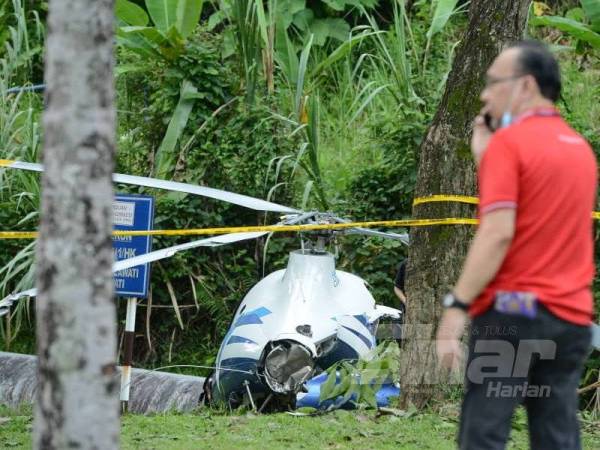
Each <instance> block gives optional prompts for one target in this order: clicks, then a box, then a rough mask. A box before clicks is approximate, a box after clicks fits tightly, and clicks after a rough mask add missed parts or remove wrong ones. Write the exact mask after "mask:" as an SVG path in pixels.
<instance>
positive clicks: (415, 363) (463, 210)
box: [401, 0, 530, 407]
mask: <svg viewBox="0 0 600 450" xmlns="http://www.w3.org/2000/svg"><path fill="white" fill-rule="evenodd" d="M529 3H530V0H505V1H501V2H499V1H495V0H473V1H472V2H471V6H470V10H469V25H468V29H467V32H466V34H465V36H464V37H463V39H462V42H461V44H460V45H459V47H458V50H457V52H456V58H455V60H454V63H453V65H452V70H451V71H450V74H449V75H448V81H447V83H446V89H445V92H444V96H443V98H442V101H441V104H440V106H439V108H438V111H437V113H436V115H435V117H434V119H433V122H432V124H431V125H430V127H429V129H428V131H427V134H426V136H425V139H424V140H423V143H422V145H421V148H420V162H419V170H418V176H417V186H416V190H415V196H416V197H424V196H429V195H435V194H463V195H474V194H475V192H476V174H475V166H474V163H473V160H472V158H471V151H470V145H469V141H470V137H471V124H472V121H473V119H474V118H475V116H476V115H477V113H478V112H479V109H480V108H481V103H480V101H479V93H480V92H481V90H482V88H483V82H484V74H485V71H486V70H487V68H488V67H489V66H490V64H491V63H492V61H493V59H494V58H495V57H496V55H498V53H499V51H500V50H501V49H502V47H503V46H505V45H506V44H507V43H509V42H511V41H515V40H518V39H520V38H521V37H522V35H523V31H524V27H525V23H526V18H527V11H528V8H529ZM474 214H475V208H474V206H472V205H465V204H460V203H425V204H421V205H418V206H415V207H414V208H413V217H414V218H419V219H424V218H446V217H473V216H474ZM472 233H473V229H472V227H470V226H467V225H461V226H435V227H423V228H414V229H413V230H412V232H411V245H410V249H409V259H408V265H407V277H406V279H407V293H408V298H409V304H410V307H409V308H408V317H407V323H408V324H410V325H407V326H405V328H406V337H407V341H406V345H405V348H404V352H403V361H402V366H403V371H402V374H401V376H402V388H403V395H402V396H401V405H403V406H406V405H407V404H408V403H409V402H412V403H413V404H415V406H417V407H422V406H424V405H425V404H426V403H427V402H428V401H429V400H430V399H431V398H432V397H433V396H434V395H436V394H437V395H439V393H440V392H441V390H440V389H439V387H440V386H437V388H436V384H437V383H438V381H440V380H444V377H441V378H440V375H442V374H440V373H439V372H437V363H436V359H435V346H434V344H435V342H434V339H435V329H436V326H437V324H438V322H439V319H440V316H441V312H442V311H441V306H440V303H439V302H440V299H441V298H442V296H443V295H444V294H445V293H446V292H447V291H448V289H449V288H451V287H452V285H453V284H454V283H455V282H456V279H457V278H458V275H459V273H460V269H461V266H462V262H463V259H464V257H465V255H466V251H467V249H468V244H469V241H470V239H471V237H472Z"/></svg>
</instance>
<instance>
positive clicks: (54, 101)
mask: <svg viewBox="0 0 600 450" xmlns="http://www.w3.org/2000/svg"><path fill="white" fill-rule="evenodd" d="M113 14H114V13H113V0H51V1H50V4H49V16H48V37H47V42H46V70H45V78H46V83H47V89H46V111H45V113H44V128H45V137H44V140H45V142H44V156H43V158H44V164H45V170H46V171H45V173H44V176H43V192H42V216H41V227H40V238H39V242H38V253H37V264H38V272H37V286H38V290H39V295H38V300H37V302H36V304H37V314H36V316H37V346H38V355H39V385H38V394H37V404H36V408H35V424H34V447H35V448H38V449H44V450H47V449H64V448H98V449H108V448H117V447H118V444H119V397H118V388H119V383H118V377H116V376H115V375H116V370H115V369H116V367H115V359H116V354H115V352H116V347H117V344H116V323H115V314H116V313H115V306H114V301H113V279H112V262H113V251H112V241H111V235H110V233H111V230H112V182H111V173H112V171H113V157H114V152H115V108H114V88H113V52H112V47H113Z"/></svg>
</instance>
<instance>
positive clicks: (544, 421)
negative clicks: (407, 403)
mask: <svg viewBox="0 0 600 450" xmlns="http://www.w3.org/2000/svg"><path fill="white" fill-rule="evenodd" d="M590 341H591V331H590V329H589V327H586V326H578V325H574V324H572V323H569V322H566V321H564V320H561V319H559V318H557V317H556V316H554V315H553V314H551V313H550V312H549V311H548V310H547V309H546V308H545V307H543V306H541V305H539V306H538V312H537V316H536V317H535V318H532V319H531V318H527V317H523V316H516V315H509V314H505V313H500V312H498V311H496V310H494V309H490V310H489V311H487V312H486V313H484V314H482V315H480V316H478V317H475V318H474V319H473V322H472V324H471V334H470V339H469V357H468V360H467V370H466V374H465V378H466V380H465V388H466V389H465V391H466V392H465V397H464V399H463V404H462V410H461V420H460V429H459V435H458V443H459V447H460V448H461V449H469V450H475V449H477V450H478V449H485V450H493V449H503V448H505V447H506V442H507V440H508V436H509V434H510V429H511V418H512V415H513V412H514V410H515V408H516V407H517V406H518V405H520V404H524V405H525V408H526V410H527V417H528V425H529V436H530V446H531V448H532V449H544V450H552V449H560V450H570V449H580V448H581V442H580V433H579V422H578V419H577V410H578V397H577V387H578V385H579V381H580V378H581V372H582V370H583V363H584V361H585V359H586V357H587V355H588V352H589V346H590Z"/></svg>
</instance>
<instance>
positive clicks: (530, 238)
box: [437, 41, 597, 449]
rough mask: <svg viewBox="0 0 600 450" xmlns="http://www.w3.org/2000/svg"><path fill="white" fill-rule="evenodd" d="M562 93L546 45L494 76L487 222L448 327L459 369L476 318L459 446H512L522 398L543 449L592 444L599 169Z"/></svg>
mask: <svg viewBox="0 0 600 450" xmlns="http://www.w3.org/2000/svg"><path fill="white" fill-rule="evenodd" d="M559 94H560V74H559V68H558V64H557V62H556V60H555V59H554V57H553V56H552V54H551V53H549V51H548V50H547V49H546V48H545V47H544V46H543V45H542V44H540V43H537V42H533V41H526V42H521V43H518V44H515V45H513V46H511V47H509V48H507V49H506V50H504V51H503V52H502V53H500V55H499V56H498V57H497V58H496V59H495V60H494V62H493V64H492V65H491V66H490V68H489V69H488V71H487V74H486V85H485V88H484V90H483V91H482V93H481V100H482V101H483V103H484V106H483V109H482V111H481V115H480V116H478V117H477V118H476V120H475V124H474V130H473V138H472V142H471V147H472V151H473V154H474V156H475V159H476V161H477V164H478V179H479V194H480V203H479V219H480V225H479V227H478V230H477V233H476V235H475V238H474V240H473V242H472V244H471V247H470V249H469V253H468V255H467V258H466V261H465V264H464V267H463V270H462V273H461V275H460V277H459V280H458V282H457V283H456V286H455V287H454V289H453V290H452V291H451V293H450V294H448V295H447V296H446V297H445V298H444V302H443V304H444V306H445V308H446V309H445V311H444V314H443V317H442V321H441V323H440V327H439V329H438V335H437V351H438V357H439V358H440V361H441V363H442V364H443V365H444V366H446V367H456V366H457V364H458V363H459V362H460V355H461V352H460V346H459V339H460V337H461V336H462V333H463V329H464V326H465V324H466V322H467V314H469V315H470V316H471V318H472V323H471V333H470V342H469V356H468V361H467V370H466V386H465V390H466V392H465V397H464V400H463V405H462V413H461V424H460V432H459V437H458V440H459V445H460V448H465V449H496V448H498V449H500V448H505V446H506V442H507V439H508V436H509V433H510V423H511V417H512V414H513V412H514V409H515V407H516V406H517V405H519V404H524V405H525V407H526V409H527V413H528V418H529V431H530V443H531V447H532V448H536V449H538V448H539V449H579V448H581V444H580V441H579V425H578V421H577V415H576V414H577V407H578V399H577V393H576V389H577V386H578V384H579V379H580V376H581V371H582V368H583V363H584V361H585V358H586V356H587V352H588V349H589V344H590V336H591V333H590V327H589V325H590V323H591V318H592V313H593V311H592V309H593V298H592V293H591V290H590V285H591V282H592V278H593V275H594V261H593V234H592V218H591V214H592V211H593V209H594V206H595V203H596V185H597V166H596V160H595V157H594V154H593V152H592V149H591V148H590V146H589V144H588V143H587V142H586V141H585V140H584V139H583V138H582V137H581V136H580V135H578V134H577V133H576V132H575V131H573V129H571V128H570V127H569V126H568V125H567V124H566V123H565V121H564V120H563V119H562V118H561V117H560V114H559V112H558V111H557V110H556V109H555V107H554V103H555V102H556V101H557V99H558V97H559ZM486 122H487V124H486Z"/></svg>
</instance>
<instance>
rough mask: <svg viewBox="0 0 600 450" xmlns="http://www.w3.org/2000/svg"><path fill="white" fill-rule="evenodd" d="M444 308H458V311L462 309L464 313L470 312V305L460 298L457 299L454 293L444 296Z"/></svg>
mask: <svg viewBox="0 0 600 450" xmlns="http://www.w3.org/2000/svg"><path fill="white" fill-rule="evenodd" d="M442 306H443V307H444V308H445V309H448V308H458V309H462V310H463V311H464V312H468V311H469V305H468V304H467V303H465V302H463V301H461V300H459V299H458V298H456V296H455V295H454V294H453V293H452V292H448V293H447V294H446V295H445V296H444V298H443V299H442Z"/></svg>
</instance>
